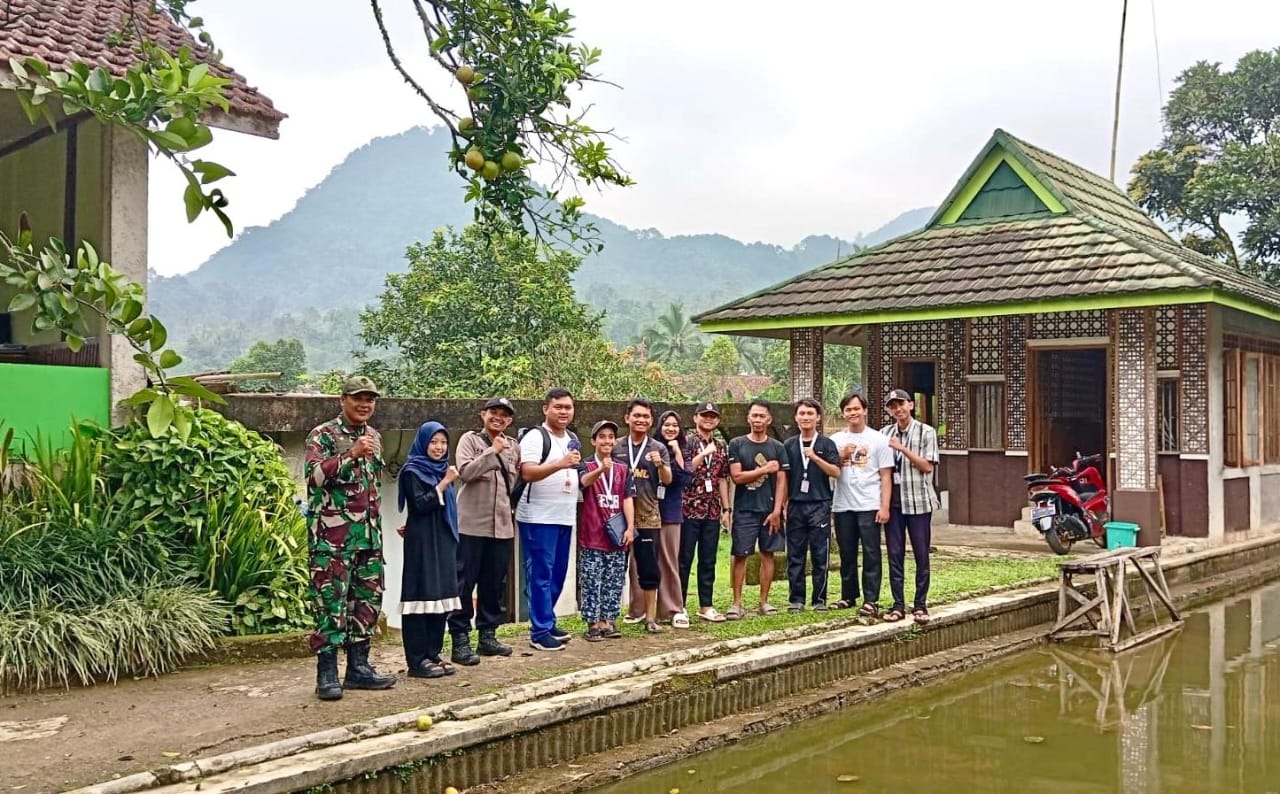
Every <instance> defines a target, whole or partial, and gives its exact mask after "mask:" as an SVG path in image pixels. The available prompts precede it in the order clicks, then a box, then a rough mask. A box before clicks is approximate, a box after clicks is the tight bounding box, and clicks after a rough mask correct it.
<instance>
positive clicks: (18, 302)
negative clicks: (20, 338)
mask: <svg viewBox="0 0 1280 794" xmlns="http://www.w3.org/2000/svg"><path fill="white" fill-rule="evenodd" d="M35 305H36V296H35V295H32V294H31V293H29V292H19V293H18V294H17V295H14V296H13V300H11V301H9V314H17V313H18V312H24V311H26V310H27V309H30V308H31V307H32V306H35Z"/></svg>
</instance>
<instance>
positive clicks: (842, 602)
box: [831, 598, 853, 609]
mask: <svg viewBox="0 0 1280 794" xmlns="http://www.w3.org/2000/svg"><path fill="white" fill-rule="evenodd" d="M851 606H853V604H850V603H849V602H848V601H845V600H844V599H843V598H842V599H840V600H839V601H837V602H835V603H834V604H832V605H831V608H832V609H848V608H849V607H851Z"/></svg>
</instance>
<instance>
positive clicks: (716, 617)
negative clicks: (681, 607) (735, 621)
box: [698, 607, 725, 623]
mask: <svg viewBox="0 0 1280 794" xmlns="http://www.w3.org/2000/svg"><path fill="white" fill-rule="evenodd" d="M698 617H700V618H702V619H703V620H705V621H707V622H708V623H724V620H725V618H724V615H721V614H720V613H719V612H717V611H716V608H715V607H707V611H705V612H699V613H698Z"/></svg>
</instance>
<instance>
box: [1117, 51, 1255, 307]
mask: <svg viewBox="0 0 1280 794" xmlns="http://www.w3.org/2000/svg"><path fill="white" fill-rule="evenodd" d="M1164 126H1165V134H1164V139H1163V140H1162V141H1161V142H1160V146H1159V147H1157V148H1155V149H1153V150H1151V151H1149V152H1147V153H1146V154H1144V155H1143V156H1142V157H1141V158H1139V160H1138V162H1137V164H1136V165H1134V167H1133V179H1132V180H1131V181H1130V183H1129V195H1130V196H1132V197H1133V199H1134V200H1135V201H1136V202H1138V204H1139V205H1140V206H1141V207H1142V208H1143V209H1145V210H1147V211H1148V212H1150V213H1152V214H1153V215H1154V216H1155V217H1157V218H1160V219H1161V220H1164V221H1166V222H1168V223H1170V224H1172V225H1173V226H1174V227H1176V228H1177V229H1178V230H1179V231H1180V232H1183V233H1184V236H1183V243H1184V244H1185V245H1187V246H1188V247H1190V248H1193V249H1195V250H1197V251H1200V252H1201V253H1204V254H1206V255H1208V256H1212V257H1214V258H1216V259H1219V260H1221V261H1223V262H1226V263H1228V264H1230V265H1232V266H1234V267H1239V268H1242V269H1244V270H1246V271H1250V272H1255V273H1258V274H1260V275H1262V276H1263V277H1265V278H1267V279H1268V280H1269V281H1271V282H1272V283H1280V49H1276V50H1271V51H1264V50H1257V51H1254V52H1251V53H1249V54H1247V55H1245V56H1244V57H1243V58H1241V59H1240V60H1239V61H1238V62H1237V63H1236V67H1235V69H1233V70H1224V69H1223V68H1222V65H1221V64H1218V63H1209V62H1207V61H1201V62H1199V63H1197V64H1195V65H1194V66H1192V67H1190V68H1189V69H1187V70H1186V71H1184V72H1183V73H1182V74H1180V75H1179V76H1178V78H1177V85H1176V87H1175V88H1174V89H1173V91H1172V92H1171V93H1170V95H1169V101H1168V104H1166V105H1165V108H1164ZM1233 218H1235V219H1238V220H1239V221H1241V222H1243V223H1244V230H1243V232H1242V233H1241V235H1240V239H1239V242H1240V245H1239V246H1237V245H1236V241H1235V240H1233V238H1232V234H1231V232H1230V230H1229V227H1230V226H1231V225H1232V224H1231V219H1233Z"/></svg>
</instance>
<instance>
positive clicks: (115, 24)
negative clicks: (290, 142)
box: [0, 0, 285, 138]
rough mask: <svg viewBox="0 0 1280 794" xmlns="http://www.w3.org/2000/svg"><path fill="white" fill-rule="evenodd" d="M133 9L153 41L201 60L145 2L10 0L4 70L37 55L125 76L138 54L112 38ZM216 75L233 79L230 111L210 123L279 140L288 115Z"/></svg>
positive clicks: (219, 69) (1, 23)
mask: <svg viewBox="0 0 1280 794" xmlns="http://www.w3.org/2000/svg"><path fill="white" fill-rule="evenodd" d="M131 5H132V6H133V8H134V13H135V14H136V21H137V23H138V24H139V25H140V27H141V28H142V29H143V31H144V32H145V34H146V35H147V36H148V37H150V38H151V40H153V41H155V42H156V43H158V44H161V45H163V46H164V47H165V49H168V50H170V51H172V52H177V51H178V50H179V49H180V48H182V47H183V46H187V47H190V48H191V49H192V51H193V52H195V53H197V57H198V55H199V53H200V51H201V45H199V44H198V43H197V42H196V41H195V39H194V38H193V37H192V36H191V33H190V32H189V31H187V30H186V29H185V28H183V27H181V26H179V25H177V24H175V23H174V22H173V21H172V19H170V18H169V17H168V16H167V15H165V14H163V13H160V12H152V11H150V3H149V2H148V1H147V0H134V2H130V0H7V1H6V2H4V3H0V70H2V71H4V72H6V73H7V71H8V62H9V58H11V57H13V58H19V59H24V58H28V57H35V58H39V59H41V60H43V61H45V62H46V63H48V64H49V65H50V66H53V67H54V68H64V67H66V66H67V65H69V64H71V63H75V62H77V61H79V62H83V63H86V64H88V65H89V66H93V67H99V66H100V67H104V68H106V69H107V70H108V71H110V72H111V73H112V74H117V75H118V74H121V73H123V72H124V70H125V69H127V68H128V67H129V66H131V65H133V64H134V63H136V62H137V57H136V54H135V52H134V51H133V50H132V49H131V48H130V47H129V46H128V45H122V46H119V47H112V46H110V45H109V44H108V40H109V39H110V37H111V36H112V34H113V33H115V32H117V31H119V30H120V29H121V28H122V24H123V21H124V20H125V19H127V17H128V14H129V8H130V6H131ZM6 9H7V10H6ZM213 71H214V72H215V73H217V74H219V75H220V76H222V77H226V78H230V79H231V80H232V83H231V85H229V86H228V87H227V91H228V100H229V101H230V104H231V110H230V113H229V114H227V115H229V116H230V119H216V118H215V119H211V123H214V124H218V126H228V127H231V128H233V129H236V130H240V131H244V132H251V133H255V134H259V135H265V136H268V137H272V138H274V137H277V135H278V127H279V124H280V121H281V120H283V119H284V118H285V114H283V113H281V112H280V111H279V110H277V109H276V108H275V106H274V105H273V104H272V102H271V100H270V99H268V98H267V97H266V96H264V95H263V94H262V93H261V92H259V91H258V90H257V89H256V88H253V87H251V86H250V85H249V84H248V83H247V82H246V81H245V78H244V77H243V76H242V75H240V74H239V73H237V72H236V71H235V70H233V69H231V68H230V67H228V66H226V65H225V64H222V65H219V66H215V67H214V70H213ZM236 122H239V123H236Z"/></svg>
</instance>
